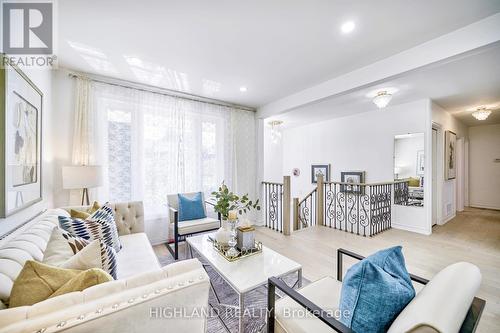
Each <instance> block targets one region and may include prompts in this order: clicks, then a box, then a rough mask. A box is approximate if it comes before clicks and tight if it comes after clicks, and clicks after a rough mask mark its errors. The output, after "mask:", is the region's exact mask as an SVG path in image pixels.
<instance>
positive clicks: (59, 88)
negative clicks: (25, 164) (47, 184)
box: [52, 69, 77, 207]
mask: <svg viewBox="0 0 500 333" xmlns="http://www.w3.org/2000/svg"><path fill="white" fill-rule="evenodd" d="M52 87H53V91H54V95H57V96H56V97H55V98H54V102H53V104H54V127H55V128H57V130H56V131H54V143H55V148H56V149H54V187H53V192H54V207H61V206H66V205H68V204H69V199H70V191H69V190H64V189H63V188H62V167H63V166H66V165H71V150H72V146H73V128H74V108H75V80H74V79H72V78H70V77H69V76H68V72H67V71H66V70H64V69H60V70H56V71H54V79H53V84H52ZM73 204H77V202H73Z"/></svg>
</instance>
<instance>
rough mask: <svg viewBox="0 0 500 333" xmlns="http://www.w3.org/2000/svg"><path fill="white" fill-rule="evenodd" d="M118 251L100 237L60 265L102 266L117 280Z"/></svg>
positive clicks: (79, 266) (70, 266) (86, 267)
mask: <svg viewBox="0 0 500 333" xmlns="http://www.w3.org/2000/svg"><path fill="white" fill-rule="evenodd" d="M116 261H117V260H116V251H115V250H114V249H113V248H112V247H111V246H107V245H106V244H104V242H103V241H102V240H100V239H96V240H93V241H92V242H90V244H88V245H87V246H85V247H84V248H83V249H81V250H80V251H79V252H77V253H76V254H75V255H74V256H72V257H71V258H70V259H69V260H68V261H66V262H65V263H64V264H62V265H61V266H60V267H62V268H69V269H79V270H86V269H89V268H100V269H102V270H104V271H105V272H108V273H109V275H111V276H112V277H113V279H115V280H116Z"/></svg>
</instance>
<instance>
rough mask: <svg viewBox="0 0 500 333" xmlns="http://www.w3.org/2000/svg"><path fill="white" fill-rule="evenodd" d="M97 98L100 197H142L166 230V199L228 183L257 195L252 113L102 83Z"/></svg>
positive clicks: (151, 215)
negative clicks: (102, 175)
mask: <svg viewBox="0 0 500 333" xmlns="http://www.w3.org/2000/svg"><path fill="white" fill-rule="evenodd" d="M93 93H94V98H93V109H94V112H95V113H96V114H97V117H98V118H99V121H100V123H101V124H100V126H99V133H98V137H99V140H98V141H99V142H100V144H99V154H98V155H99V156H102V164H103V165H104V171H105V174H104V179H105V183H106V184H105V186H104V187H103V189H102V191H100V200H109V201H115V202H116V201H128V200H142V201H143V202H144V206H145V213H146V217H147V218H148V217H149V219H151V220H152V219H163V223H162V224H161V226H162V228H164V227H165V224H164V218H165V217H166V216H167V209H166V202H167V194H170V193H178V192H189V191H204V192H205V193H210V192H211V191H213V190H214V189H216V188H217V186H218V185H219V184H220V183H221V182H222V181H225V183H226V184H228V185H229V186H230V187H231V188H232V189H233V190H234V191H236V192H237V193H241V194H242V193H247V192H248V193H249V194H250V195H251V196H252V197H254V196H255V193H256V191H255V187H256V181H255V175H256V159H255V157H256V144H255V114H254V112H251V111H245V110H239V109H235V108H230V107H226V106H220V105H215V104H210V103H203V102H198V101H192V100H187V99H183V98H178V97H172V96H166V95H162V94H157V93H152V92H148V91H142V90H138V89H134V88H124V87H120V86H114V85H109V84H102V83H94V84H93ZM157 223H160V222H159V221H157ZM164 229H166V228H164ZM165 232H166V230H165ZM163 238H164V237H163Z"/></svg>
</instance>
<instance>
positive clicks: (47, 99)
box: [0, 68, 54, 236]
mask: <svg viewBox="0 0 500 333" xmlns="http://www.w3.org/2000/svg"><path fill="white" fill-rule="evenodd" d="M21 69H22V70H23V71H24V72H25V73H26V75H27V76H28V77H29V78H30V79H31V81H33V83H35V85H36V86H37V87H38V88H39V89H40V90H41V91H42V92H43V105H42V199H43V200H42V201H41V202H38V203H36V204H35V205H32V206H30V207H28V208H26V209H24V210H23V211H21V212H19V213H16V214H14V215H11V216H9V217H7V218H4V219H0V236H1V235H3V234H4V233H6V232H9V231H10V230H12V229H14V228H16V227H17V226H19V225H20V224H22V223H24V222H25V221H27V220H29V219H30V218H32V217H33V216H35V215H37V214H38V213H40V212H41V211H43V210H44V209H46V208H48V207H51V205H52V202H53V198H52V188H53V169H54V158H53V150H52V149H51V147H52V142H53V132H54V127H53V126H52V119H53V116H54V115H53V105H52V95H53V93H52V72H53V71H51V70H47V69H43V70H42V69H26V68H21Z"/></svg>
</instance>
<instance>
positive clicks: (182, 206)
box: [178, 192, 207, 222]
mask: <svg viewBox="0 0 500 333" xmlns="http://www.w3.org/2000/svg"><path fill="white" fill-rule="evenodd" d="M178 200H179V222H180V221H189V220H197V219H202V218H205V217H207V215H206V214H205V206H204V205H203V196H202V195H201V192H198V193H196V194H195V195H194V196H193V197H191V198H189V197H187V196H185V195H182V194H178Z"/></svg>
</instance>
